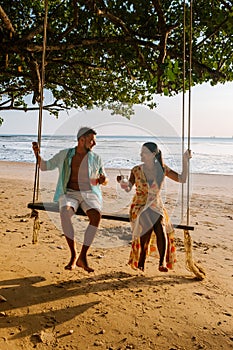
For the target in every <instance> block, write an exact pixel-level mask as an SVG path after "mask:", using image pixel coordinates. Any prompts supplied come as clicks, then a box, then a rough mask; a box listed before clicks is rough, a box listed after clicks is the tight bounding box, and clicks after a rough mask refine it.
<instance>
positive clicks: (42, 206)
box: [27, 202, 194, 231]
mask: <svg viewBox="0 0 233 350" xmlns="http://www.w3.org/2000/svg"><path fill="white" fill-rule="evenodd" d="M27 207H28V208H29V209H35V210H45V211H49V212H53V213H59V206H58V203H55V202H44V203H42V202H36V203H28V206H27ZM76 215H81V216H86V214H85V213H84V211H83V210H82V209H81V208H78V210H77V211H76ZM101 218H102V219H106V220H115V221H124V222H130V220H129V215H128V214H122V213H121V214H116V213H112V214H111V213H104V212H102V214H101ZM173 226H174V228H177V229H182V230H190V231H193V230H194V227H193V226H188V225H180V224H177V225H176V224H173Z"/></svg>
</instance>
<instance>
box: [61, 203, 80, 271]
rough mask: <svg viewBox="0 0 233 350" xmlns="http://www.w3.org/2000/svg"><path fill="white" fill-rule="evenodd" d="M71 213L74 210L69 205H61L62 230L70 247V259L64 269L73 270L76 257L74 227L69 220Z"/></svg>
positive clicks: (72, 213)
mask: <svg viewBox="0 0 233 350" xmlns="http://www.w3.org/2000/svg"><path fill="white" fill-rule="evenodd" d="M73 215H74V210H73V208H71V207H62V208H61V210H60V217H61V225H62V230H63V232H64V235H65V238H66V241H67V244H68V246H69V248H70V254H71V257H70V261H69V263H68V264H67V265H66V266H65V269H66V270H74V269H75V267H76V262H77V258H78V255H77V249H76V242H75V240H74V228H73V224H72V222H71V218H72V216H73Z"/></svg>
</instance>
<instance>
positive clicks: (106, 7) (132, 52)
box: [0, 0, 233, 115]
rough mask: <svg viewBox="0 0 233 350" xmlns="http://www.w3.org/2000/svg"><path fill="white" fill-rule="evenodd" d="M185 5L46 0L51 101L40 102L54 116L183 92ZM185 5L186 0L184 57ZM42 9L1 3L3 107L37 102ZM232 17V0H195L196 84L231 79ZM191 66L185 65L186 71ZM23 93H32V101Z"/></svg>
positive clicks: (33, 0)
mask: <svg viewBox="0 0 233 350" xmlns="http://www.w3.org/2000/svg"><path fill="white" fill-rule="evenodd" d="M183 4H184V1H182V0H173V1H172V0H163V1H162V0H144V1H141V0H140V1H139V0H132V1H130V0H129V1H127V0H126V1H122V0H109V1H107V0H84V1H83V0H81V1H77V0H63V1H62V0H48V22H47V43H46V52H45V82H44V89H45V90H47V91H50V93H51V94H52V102H51V103H50V104H44V106H43V108H44V109H46V110H49V111H50V112H51V113H53V114H58V112H59V111H60V110H62V109H69V108H85V109H91V108H94V107H102V108H110V109H112V110H115V111H117V112H118V113H122V114H124V113H125V114H126V115H129V114H130V106H132V105H133V104H147V105H148V106H150V107H153V106H154V105H155V103H154V94H156V93H159V94H165V95H172V94H176V93H178V92H180V91H182V89H183V72H182V71H183V32H184V28H183V14H184V9H183V7H184V6H183ZM189 5H190V1H186V2H185V13H186V31H185V33H186V41H187V44H186V54H185V56H186V60H189V45H188V43H189V40H190V28H189V24H190V23H189V13H190V6H189ZM44 15H45V7H44V2H43V1H41V0H30V1H29V0H21V1H9V0H2V2H1V6H0V59H1V75H0V96H1V100H0V110H7V109H15V110H25V111H27V110H32V109H36V108H38V103H40V97H41V95H40V89H41V74H42V72H41V66H42V51H43V38H44V30H43V24H44ZM232 16H233V2H232V1H227V0H211V1H210V2H209V3H206V1H203V0H200V1H193V35H192V82H191V83H192V84H193V85H195V84H201V83H203V82H207V81H209V82H210V83H211V84H213V85H214V84H217V83H224V82H226V81H232V79H233V69H232V61H233V54H232V52H233V50H232V46H233V36H232V33H233V21H232ZM188 69H189V68H188V65H186V76H188ZM185 84H186V86H185V88H187V87H188V81H186V82H185ZM27 96H32V101H31V102H30V103H26V101H27ZM122 106H126V108H125V110H122ZM128 107H129V109H128ZM123 109H124V108H123Z"/></svg>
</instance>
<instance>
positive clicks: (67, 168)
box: [45, 147, 106, 203]
mask: <svg viewBox="0 0 233 350" xmlns="http://www.w3.org/2000/svg"><path fill="white" fill-rule="evenodd" d="M75 151H76V147H74V148H68V149H64V150H62V151H60V152H58V153H57V154H55V155H54V156H53V157H52V158H51V159H49V160H46V161H45V162H46V170H54V169H56V168H58V171H59V176H58V181H57V186H56V191H55V194H54V197H53V200H54V202H58V200H59V197H60V196H61V195H62V194H65V193H66V190H67V184H68V182H69V179H70V174H71V162H72V158H73V156H74V155H75ZM87 156H88V174H89V177H90V175H91V174H92V173H97V174H104V175H105V176H106V173H105V170H104V167H103V164H102V160H101V157H100V156H99V155H98V154H96V153H94V152H92V151H89V152H88V154H87ZM91 190H92V192H93V193H95V194H96V195H97V196H98V198H99V200H100V202H101V203H102V193H101V189H100V186H99V184H98V185H96V186H91Z"/></svg>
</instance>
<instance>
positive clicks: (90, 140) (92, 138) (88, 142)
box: [84, 134, 96, 151]
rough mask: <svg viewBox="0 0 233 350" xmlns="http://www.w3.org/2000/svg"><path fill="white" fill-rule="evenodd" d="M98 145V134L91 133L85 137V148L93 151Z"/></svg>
mask: <svg viewBox="0 0 233 350" xmlns="http://www.w3.org/2000/svg"><path fill="white" fill-rule="evenodd" d="M95 145H96V135H94V134H90V135H87V136H85V137H84V148H85V149H86V150H87V151H91V149H92V148H93V147H94V146H95Z"/></svg>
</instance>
